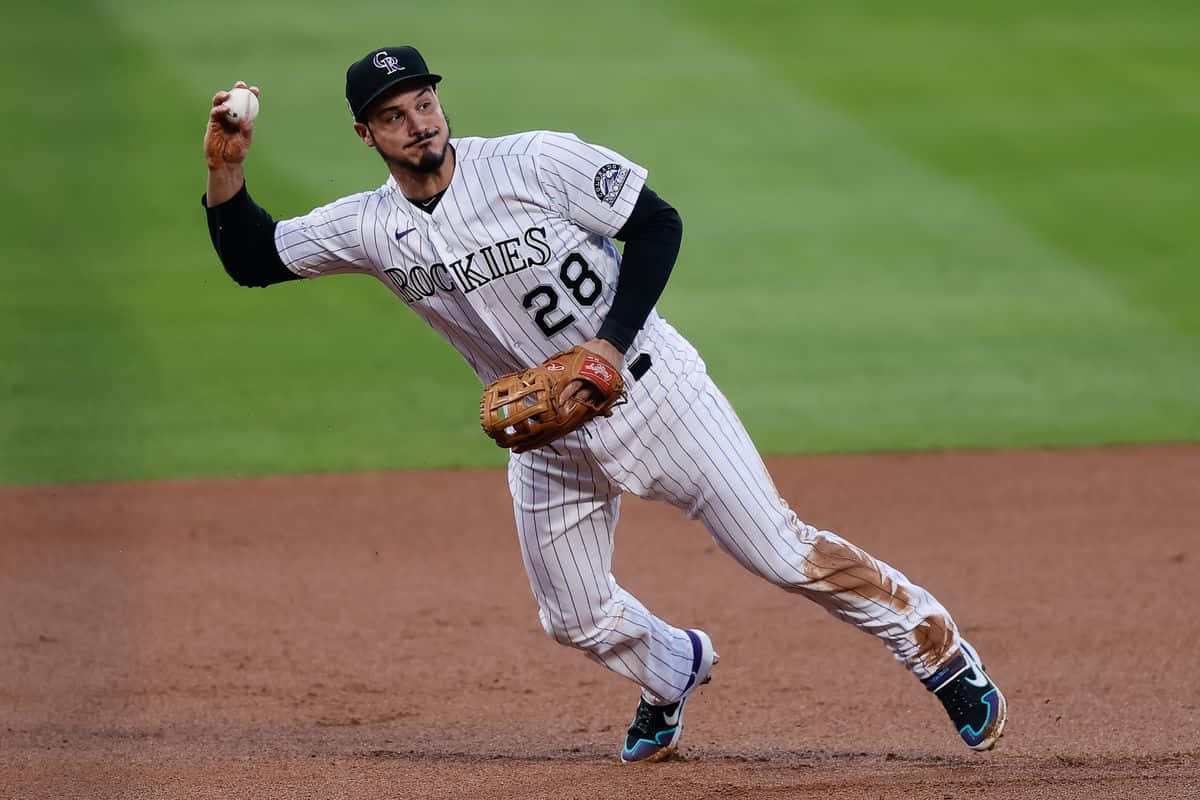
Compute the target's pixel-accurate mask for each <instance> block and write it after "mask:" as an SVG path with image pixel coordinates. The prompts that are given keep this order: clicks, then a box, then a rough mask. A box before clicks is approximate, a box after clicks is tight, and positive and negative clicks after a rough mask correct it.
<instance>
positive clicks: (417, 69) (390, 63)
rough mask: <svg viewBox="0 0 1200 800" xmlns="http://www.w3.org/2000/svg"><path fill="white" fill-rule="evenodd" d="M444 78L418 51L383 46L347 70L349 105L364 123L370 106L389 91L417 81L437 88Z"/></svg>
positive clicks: (352, 111)
mask: <svg viewBox="0 0 1200 800" xmlns="http://www.w3.org/2000/svg"><path fill="white" fill-rule="evenodd" d="M441 79H442V76H441V75H435V74H433V73H432V72H430V71H429V67H427V66H426V65H425V59H423V58H421V54H420V53H418V52H417V48H415V47H409V46H407V45H405V46H403V47H381V48H379V49H378V50H372V51H371V52H369V53H367V54H366V55H365V56H363V57H362V58H360V59H359V60H358V61H355V62H354V63H353V64H351V65H350V68H349V69H348V70H346V103H347V104H348V105H349V106H350V113H351V114H353V115H354V118H355V119H356V120H358V121H359V122H362V119H363V112H364V111H366V110H367V106H369V105H371V103H373V102H374V101H375V100H376V99H378V97H379V96H380V95H382V94H383V93H384V92H386V91H388V90H389V89H392V88H395V87H396V86H399V85H400V84H403V83H409V82H415V81H417V80H423V81H425V82H426V83H429V84H434V85H436V84H437V82H438V81H440V80H441Z"/></svg>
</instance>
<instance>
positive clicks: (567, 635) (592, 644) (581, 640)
mask: <svg viewBox="0 0 1200 800" xmlns="http://www.w3.org/2000/svg"><path fill="white" fill-rule="evenodd" d="M594 611H595V613H594V616H592V617H589V618H588V619H587V620H575V619H567V618H565V617H563V616H560V615H551V614H547V613H546V612H545V611H539V612H538V619H539V620H540V621H541V623H542V630H544V631H545V632H546V633H547V634H548V635H549V636H550V638H552V639H554V641H556V642H558V643H559V644H565V645H567V646H568V647H574V648H577V649H579V650H589V651H591V650H597V649H603V648H604V647H605V643H606V641H607V639H608V638H609V636H610V635H611V634H612V626H611V625H608V624H606V621H607V620H608V619H609V615H608V614H606V613H604V610H603V609H595V610H594Z"/></svg>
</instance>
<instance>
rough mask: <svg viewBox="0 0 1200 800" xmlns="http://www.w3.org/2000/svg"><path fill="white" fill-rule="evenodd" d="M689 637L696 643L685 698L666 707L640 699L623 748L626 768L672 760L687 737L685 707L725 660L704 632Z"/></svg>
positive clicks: (684, 692)
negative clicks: (649, 762) (682, 740)
mask: <svg viewBox="0 0 1200 800" xmlns="http://www.w3.org/2000/svg"><path fill="white" fill-rule="evenodd" d="M687 635H688V638H689V639H691V640H692V674H691V677H690V678H688V685H687V688H686V689H684V690H683V697H681V698H679V699H678V700H677V701H675V702H674V703H669V704H667V705H665V706H656V705H652V704H650V703H647V702H646V699H645V698H644V697H643V698H639V699H638V707H637V712H636V713H635V714H634V717H633V724H632V725H630V726H629V733H627V734H626V735H625V746H624V747H622V748H621V761H622V762H623V763H625V764H630V763H633V762H634V761H665V760H666V759H668V758H670V757H671V754H672V753H674V752H675V748H676V746H677V745H678V744H679V736H680V734H682V733H683V706H684V704H685V703H687V699H688V697H689V696H690V695H691V693H692V692H694V691H696V689H698V688H699V687H700V686H703V685H704V684H706V683H708V681H709V678H710V676H709V672H710V671H711V670H712V668H713V665H714V664H716V663H717V662H718V661H719V660H720V658H721V657H720V656H719V655H717V652H716V651H715V650H713V645H712V641H711V640H710V639H709V638H708V634H706V633H705V632H704V631H698V630H689V631H687Z"/></svg>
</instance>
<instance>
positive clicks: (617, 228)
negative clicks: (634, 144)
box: [538, 132, 683, 399]
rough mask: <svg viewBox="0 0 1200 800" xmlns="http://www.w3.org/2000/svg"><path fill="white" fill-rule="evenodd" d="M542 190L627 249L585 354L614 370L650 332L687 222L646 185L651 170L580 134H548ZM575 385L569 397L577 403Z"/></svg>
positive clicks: (543, 141) (541, 159) (542, 147)
mask: <svg viewBox="0 0 1200 800" xmlns="http://www.w3.org/2000/svg"><path fill="white" fill-rule="evenodd" d="M538 145H539V147H538V170H539V177H540V182H541V185H542V187H543V189H544V190H545V192H546V197H547V200H548V202H549V205H550V207H551V208H552V209H553V210H554V211H556V212H557V213H559V214H560V215H561V216H562V217H564V218H565V219H568V220H570V221H571V222H573V223H575V224H576V225H579V226H580V227H581V228H583V229H585V230H588V231H591V232H592V233H597V234H600V235H601V236H610V237H613V238H615V239H618V240H619V241H622V242H624V243H625V252H624V256H623V257H622V259H621V267H620V271H619V273H618V276H617V286H616V289H615V294H614V297H613V300H612V303H611V304H610V306H609V313H608V316H607V317H606V318H605V319H604V320H603V322H602V323H601V326H600V328H599V330H598V331H597V333H596V337H595V338H593V339H590V340H588V341H586V342H584V343H583V346H584V347H585V348H587V349H588V350H591V351H593V352H595V353H597V354H598V355H600V356H602V357H603V358H605V359H606V360H608V361H609V362H611V363H612V364H613V365H614V366H617V367H619V366H620V365H621V363H622V362H623V361H624V357H625V356H624V354H625V352H626V351H627V350H628V349H629V347H630V346H631V345H632V343H633V340H634V337H636V336H637V334H638V331H640V330H641V329H642V326H643V325H645V324H646V319H647V317H649V315H650V311H651V309H653V308H654V304H655V303H656V302H657V301H658V298H659V296H660V295H661V294H662V292H663V289H664V288H665V287H666V284H667V279H668V277H669V276H670V274H671V269H672V267H673V266H674V264H675V258H676V256H677V255H678V254H679V245H680V242H681V241H682V238H683V223H682V221H681V220H680V218H679V214H678V213H677V212H676V211H675V209H674V208H672V207H671V206H670V205H669V204H668V203H666V202H665V201H664V200H662V198H660V197H659V196H658V195H657V194H655V193H654V192H653V191H652V190H651V189H649V188H648V187H647V186H646V185H645V181H646V170H645V168H644V167H642V166H640V165H638V164H635V163H633V162H632V161H629V160H628V159H626V158H624V157H623V156H621V155H620V154H619V153H616V152H614V151H612V150H609V149H608V148H605V147H600V146H598V145H593V144H589V143H587V142H584V141H581V140H580V139H579V138H577V137H576V136H574V135H572V134H563V133H554V132H544V133H543V134H542V135H541V137H540V140H539V142H538ZM577 388H579V387H577V386H576V385H575V384H574V383H572V384H571V385H569V386H568V387H567V388H566V389H565V390H564V392H563V395H562V396H563V398H564V399H565V398H567V397H570V396H572V395H573V394H574V392H575V390H576V389H577Z"/></svg>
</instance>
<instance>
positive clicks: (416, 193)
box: [388, 145, 457, 200]
mask: <svg viewBox="0 0 1200 800" xmlns="http://www.w3.org/2000/svg"><path fill="white" fill-rule="evenodd" d="M456 160H457V155H456V154H455V152H454V147H453V146H452V145H446V160H445V161H443V162H442V166H440V167H438V169H437V170H436V171H435V172H415V171H413V170H408V169H404V168H402V167H397V166H396V165H394V164H389V165H388V170H389V171H390V172H391V173H392V177H393V178H395V179H396V185H397V186H399V187H400V191H401V192H402V193H403V194H404V196H405V197H407V198H408V199H409V200H424V199H426V198H429V197H433V196H434V195H435V194H437V193H439V192H444V191H446V187H447V186H449V185H450V179H451V178H453V177H454V164H455V161H456Z"/></svg>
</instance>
